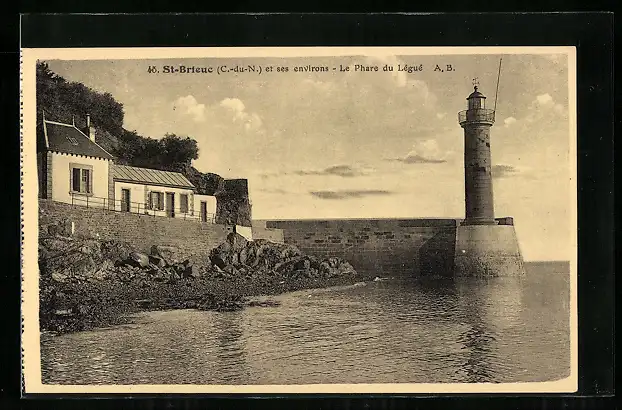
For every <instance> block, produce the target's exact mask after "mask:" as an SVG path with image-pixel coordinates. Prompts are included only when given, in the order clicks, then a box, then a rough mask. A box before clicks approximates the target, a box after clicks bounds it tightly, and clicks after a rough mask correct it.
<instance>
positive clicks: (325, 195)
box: [310, 189, 392, 199]
mask: <svg viewBox="0 0 622 410" xmlns="http://www.w3.org/2000/svg"><path fill="white" fill-rule="evenodd" d="M310 194H311V195H313V196H314V197H316V198H319V199H350V198H362V197H365V196H383V195H391V194H392V193H391V192H390V191H384V190H377V189H369V190H343V191H312V192H310Z"/></svg>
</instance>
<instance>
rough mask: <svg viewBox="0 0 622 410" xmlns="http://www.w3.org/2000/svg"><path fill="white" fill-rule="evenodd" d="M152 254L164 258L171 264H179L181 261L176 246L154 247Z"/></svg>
mask: <svg viewBox="0 0 622 410" xmlns="http://www.w3.org/2000/svg"><path fill="white" fill-rule="evenodd" d="M151 254H152V255H154V256H159V257H161V258H163V259H164V260H166V261H167V262H168V263H169V264H174V263H177V262H179V260H180V259H181V257H180V251H179V248H176V247H174V246H165V245H153V246H152V247H151Z"/></svg>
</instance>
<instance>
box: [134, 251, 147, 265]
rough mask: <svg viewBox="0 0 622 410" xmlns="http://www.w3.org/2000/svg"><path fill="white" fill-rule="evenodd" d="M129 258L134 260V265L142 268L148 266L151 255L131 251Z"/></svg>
mask: <svg viewBox="0 0 622 410" xmlns="http://www.w3.org/2000/svg"><path fill="white" fill-rule="evenodd" d="M129 260H130V261H131V262H133V265H134V266H138V267H141V268H146V267H147V266H149V257H148V256H147V255H145V254H144V253H140V252H132V253H130V258H129Z"/></svg>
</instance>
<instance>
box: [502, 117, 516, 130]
mask: <svg viewBox="0 0 622 410" xmlns="http://www.w3.org/2000/svg"><path fill="white" fill-rule="evenodd" d="M515 122H516V118H514V117H507V118H506V119H505V120H503V124H504V125H505V127H506V128H507V127H509V126H511V125H512V124H514V123H515Z"/></svg>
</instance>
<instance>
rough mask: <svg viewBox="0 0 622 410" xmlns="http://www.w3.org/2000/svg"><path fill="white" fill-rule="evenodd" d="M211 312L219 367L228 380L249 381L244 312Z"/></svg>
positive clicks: (232, 381)
mask: <svg viewBox="0 0 622 410" xmlns="http://www.w3.org/2000/svg"><path fill="white" fill-rule="evenodd" d="M210 314H211V315H212V316H213V320H214V332H215V335H216V349H215V350H216V351H215V354H214V359H216V361H217V368H219V369H220V371H221V372H223V375H225V377H224V379H225V380H226V381H227V382H231V383H236V382H237V383H247V380H248V379H249V369H248V363H247V361H246V359H247V355H246V343H245V338H244V329H243V327H242V321H243V319H244V317H243V312H224V313H222V314H216V313H212V312H210Z"/></svg>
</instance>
